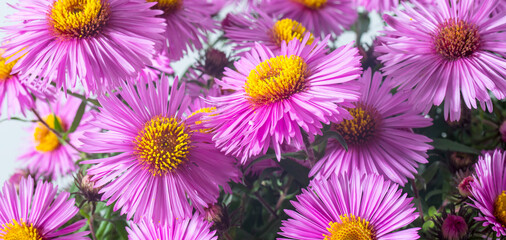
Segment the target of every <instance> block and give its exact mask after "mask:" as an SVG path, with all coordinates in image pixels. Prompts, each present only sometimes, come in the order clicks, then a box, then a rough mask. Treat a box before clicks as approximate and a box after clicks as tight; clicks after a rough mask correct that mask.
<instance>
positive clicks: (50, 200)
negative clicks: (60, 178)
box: [0, 178, 89, 240]
mask: <svg viewBox="0 0 506 240" xmlns="http://www.w3.org/2000/svg"><path fill="white" fill-rule="evenodd" d="M36 186H37V187H35V186H34V181H33V179H32V178H27V179H22V180H21V183H20V184H19V192H18V190H17V189H16V187H15V186H14V185H13V184H11V183H9V182H6V183H5V184H4V187H3V189H2V193H0V225H1V227H0V238H1V239H44V240H51V239H72V240H80V239H89V238H88V237H86V235H88V232H87V231H86V232H78V233H74V232H75V231H77V230H79V229H80V228H81V227H83V226H84V225H85V224H86V219H83V220H81V221H78V222H76V223H73V224H71V225H69V226H66V227H64V228H62V229H58V228H60V227H62V226H63V225H64V224H66V223H67V222H68V221H69V220H70V219H71V218H73V217H74V216H75V215H76V213H77V212H78V211H79V209H78V208H77V207H75V206H74V199H73V198H72V199H69V197H70V194H69V193H68V192H61V193H60V194H59V195H57V192H58V188H56V187H54V186H53V185H52V184H51V183H47V182H43V181H39V182H37V184H36Z"/></svg>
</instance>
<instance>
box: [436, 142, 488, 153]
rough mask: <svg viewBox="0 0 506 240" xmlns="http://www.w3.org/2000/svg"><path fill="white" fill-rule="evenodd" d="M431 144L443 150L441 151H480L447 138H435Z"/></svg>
mask: <svg viewBox="0 0 506 240" xmlns="http://www.w3.org/2000/svg"><path fill="white" fill-rule="evenodd" d="M432 146H434V148H435V149H439V150H443V151H453V152H463V153H472V154H480V152H479V151H478V150H476V149H474V148H472V147H469V146H466V145H464V144H461V143H458V142H454V141H451V140H448V139H442V138H436V139H434V141H433V142H432Z"/></svg>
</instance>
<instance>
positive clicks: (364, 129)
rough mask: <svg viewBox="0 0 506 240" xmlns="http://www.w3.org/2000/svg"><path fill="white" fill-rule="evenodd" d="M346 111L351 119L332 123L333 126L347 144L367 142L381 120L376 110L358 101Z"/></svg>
mask: <svg viewBox="0 0 506 240" xmlns="http://www.w3.org/2000/svg"><path fill="white" fill-rule="evenodd" d="M348 112H350V114H351V116H352V117H353V119H351V120H343V121H342V122H341V123H339V124H333V128H334V129H335V131H336V132H338V133H339V134H341V136H343V138H344V140H345V141H346V143H347V144H350V145H362V144H365V143H367V142H368V141H369V140H370V139H371V138H372V137H374V136H375V134H376V132H377V130H378V126H379V124H380V121H381V118H380V117H379V113H378V111H377V110H376V109H374V108H372V107H368V106H365V105H363V104H360V103H359V104H356V107H355V108H350V109H348Z"/></svg>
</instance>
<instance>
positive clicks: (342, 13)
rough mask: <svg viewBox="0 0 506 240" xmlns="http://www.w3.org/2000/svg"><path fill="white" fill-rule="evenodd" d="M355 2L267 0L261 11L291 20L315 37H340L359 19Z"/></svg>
mask: <svg viewBox="0 0 506 240" xmlns="http://www.w3.org/2000/svg"><path fill="white" fill-rule="evenodd" d="M354 6H355V0H266V2H265V3H263V4H262V5H261V7H260V8H261V9H262V10H263V11H265V12H267V13H269V14H271V15H274V16H275V17H280V18H290V19H292V20H295V21H297V22H299V23H300V24H302V26H305V27H306V28H307V29H308V30H309V31H310V32H312V33H313V34H315V35H320V36H324V35H327V34H334V35H335V36H338V35H339V34H340V33H341V32H342V29H343V28H348V27H349V26H351V25H352V24H353V23H354V22H355V20H356V19H357V17H358V15H357V11H356V10H355V8H354Z"/></svg>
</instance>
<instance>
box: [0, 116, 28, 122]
mask: <svg viewBox="0 0 506 240" xmlns="http://www.w3.org/2000/svg"><path fill="white" fill-rule="evenodd" d="M9 120H14V121H20V122H37V121H35V120H27V119H22V118H18V117H11V118H6V119H2V120H0V123H1V122H5V121H9Z"/></svg>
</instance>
